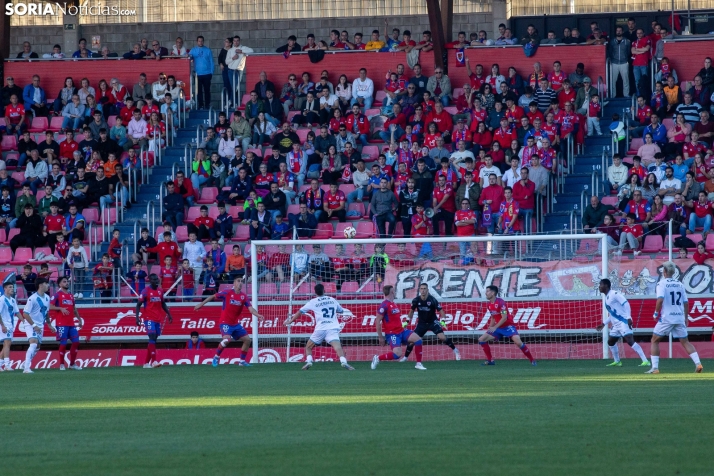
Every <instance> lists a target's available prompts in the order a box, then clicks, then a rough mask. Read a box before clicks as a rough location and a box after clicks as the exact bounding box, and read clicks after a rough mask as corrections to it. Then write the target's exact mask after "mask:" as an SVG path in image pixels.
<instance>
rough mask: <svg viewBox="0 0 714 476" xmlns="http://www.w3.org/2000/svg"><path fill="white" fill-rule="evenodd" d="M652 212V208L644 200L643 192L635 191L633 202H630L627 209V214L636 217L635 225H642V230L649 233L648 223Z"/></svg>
mask: <svg viewBox="0 0 714 476" xmlns="http://www.w3.org/2000/svg"><path fill="white" fill-rule="evenodd" d="M651 212H652V206H650V204H649V203H647V200H644V199H643V198H642V192H641V191H640V190H635V191H634V192H633V193H632V200H630V201H629V202H628V203H627V206H626V207H625V214H626V215H634V217H635V223H637V224H638V225H641V226H642V229H643V230H644V231H647V229H648V228H649V225H647V222H649V221H650V216H651Z"/></svg>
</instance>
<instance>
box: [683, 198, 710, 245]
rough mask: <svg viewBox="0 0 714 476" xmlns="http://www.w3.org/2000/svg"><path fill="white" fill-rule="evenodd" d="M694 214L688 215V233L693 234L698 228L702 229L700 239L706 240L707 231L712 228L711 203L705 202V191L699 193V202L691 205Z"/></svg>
mask: <svg viewBox="0 0 714 476" xmlns="http://www.w3.org/2000/svg"><path fill="white" fill-rule="evenodd" d="M692 208H693V210H694V213H692V214H691V215H689V230H687V232H688V233H694V230H695V229H696V228H698V227H703V228H704V231H703V232H702V238H704V239H706V237H707V235H708V234H709V231H710V230H711V228H712V212H711V210H712V202H710V201H709V200H707V193H706V192H705V191H700V192H699V200H697V201H696V202H694V203H693V204H692Z"/></svg>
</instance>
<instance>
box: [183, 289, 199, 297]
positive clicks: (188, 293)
mask: <svg viewBox="0 0 714 476" xmlns="http://www.w3.org/2000/svg"><path fill="white" fill-rule="evenodd" d="M195 291H196V290H195V289H194V288H189V289H184V290H183V295H184V296H195V294H194V292H195Z"/></svg>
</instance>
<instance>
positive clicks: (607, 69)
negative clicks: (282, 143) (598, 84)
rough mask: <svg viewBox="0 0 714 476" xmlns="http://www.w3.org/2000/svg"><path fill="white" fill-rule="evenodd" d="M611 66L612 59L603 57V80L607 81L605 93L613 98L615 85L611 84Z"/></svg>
mask: <svg viewBox="0 0 714 476" xmlns="http://www.w3.org/2000/svg"><path fill="white" fill-rule="evenodd" d="M611 66H612V61H611V60H610V58H606V59H605V82H606V83H607V95H608V97H611V98H614V97H615V85H614V84H612V83H613V82H614V81H613V80H612V71H611V70H610V67H611Z"/></svg>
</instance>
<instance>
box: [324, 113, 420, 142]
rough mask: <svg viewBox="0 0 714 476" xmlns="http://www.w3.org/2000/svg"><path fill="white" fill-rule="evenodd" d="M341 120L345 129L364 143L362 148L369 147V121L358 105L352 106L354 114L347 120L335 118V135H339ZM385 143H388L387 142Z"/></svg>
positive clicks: (331, 123) (331, 122)
mask: <svg viewBox="0 0 714 476" xmlns="http://www.w3.org/2000/svg"><path fill="white" fill-rule="evenodd" d="M335 110H336V111H337V110H338V109H335ZM341 120H342V121H343V123H344V124H345V127H347V131H348V132H350V133H352V134H354V135H355V136H356V137H358V138H359V140H360V142H361V143H362V146H366V145H367V137H368V136H369V119H367V116H365V115H364V114H362V112H361V109H360V108H359V106H358V105H357V104H354V105H353V106H352V114H351V115H349V116H347V118H346V119H342V118H333V119H331V120H330V127H332V126H333V125H334V126H335V129H334V131H333V133H334V134H337V131H338V129H339V127H340V121H341ZM333 121H334V122H335V123H334V124H333ZM404 124H405V125H406V118H404ZM385 130H386V129H385ZM403 133H404V130H403V129H402V134H403ZM395 137H399V136H396V135H395ZM385 142H388V141H385ZM355 145H356V144H355Z"/></svg>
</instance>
